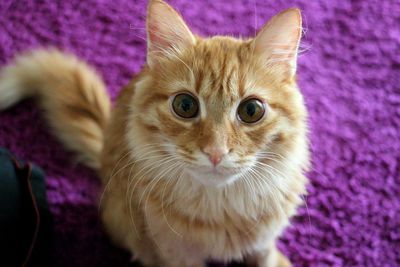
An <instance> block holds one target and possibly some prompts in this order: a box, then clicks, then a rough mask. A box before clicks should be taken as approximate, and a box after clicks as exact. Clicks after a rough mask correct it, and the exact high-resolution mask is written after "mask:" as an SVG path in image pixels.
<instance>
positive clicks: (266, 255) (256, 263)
mask: <svg viewBox="0 0 400 267" xmlns="http://www.w3.org/2000/svg"><path fill="white" fill-rule="evenodd" d="M245 264H246V266H247V267H291V266H292V264H291V263H290V261H289V259H288V258H287V257H286V256H285V255H283V254H282V252H280V251H279V249H278V248H277V247H276V246H275V244H273V245H271V246H270V247H269V248H267V249H265V250H261V251H257V252H254V253H253V254H251V255H249V256H247V257H246V258H245Z"/></svg>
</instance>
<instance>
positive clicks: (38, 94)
mask: <svg viewBox="0 0 400 267" xmlns="http://www.w3.org/2000/svg"><path fill="white" fill-rule="evenodd" d="M31 96H32V97H35V98H37V100H38V103H39V105H40V107H41V108H42V109H43V110H44V112H45V116H46V119H47V121H48V123H49V125H50V127H51V129H52V131H53V133H54V134H55V135H56V136H57V138H58V139H59V140H60V141H61V142H62V143H63V144H64V145H65V147H66V148H67V149H69V150H71V151H73V152H75V153H77V155H78V160H79V161H81V162H83V163H84V164H86V165H88V166H89V167H92V168H95V169H97V168H98V167H99V155H100V152H101V150H102V147H103V141H104V140H103V139H104V128H105V126H106V124H107V121H108V118H109V117H110V106H111V105H110V99H109V96H108V95H107V93H106V88H105V85H104V82H103V81H102V79H101V78H100V76H99V75H98V74H97V73H96V72H95V71H94V70H93V69H92V68H91V67H89V66H88V65H87V64H86V63H84V62H82V61H80V60H78V59H77V58H76V57H75V56H72V55H67V54H64V53H61V52H60V51H57V50H38V51H34V52H31V53H27V54H23V55H20V56H18V57H17V58H16V59H15V61H14V63H12V64H10V65H9V66H6V67H5V68H3V69H2V70H1V71H0V110H2V109H6V108H8V107H10V106H12V105H14V104H15V103H17V102H18V101H20V100H21V99H23V98H27V97H31Z"/></svg>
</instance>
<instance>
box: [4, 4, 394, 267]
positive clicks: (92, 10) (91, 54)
mask: <svg viewBox="0 0 400 267" xmlns="http://www.w3.org/2000/svg"><path fill="white" fill-rule="evenodd" d="M170 3H172V4H173V5H174V6H175V7H176V8H177V9H178V10H180V11H181V12H182V13H183V15H184V17H185V18H186V20H187V21H188V23H189V25H191V27H192V28H193V30H194V31H195V32H197V33H199V34H202V35H214V34H228V35H234V36H251V35H253V34H254V32H255V31H256V29H257V28H259V27H260V26H262V24H263V23H264V22H265V21H266V20H267V19H268V18H270V17H271V16H272V15H273V14H275V13H277V12H278V11H281V10H282V9H284V8H288V7H292V6H297V7H300V8H301V9H302V10H303V15H304V26H305V36H304V38H303V44H302V48H303V49H302V50H304V52H303V53H302V54H301V56H300V58H299V67H298V77H299V83H300V85H301V88H302V92H303V93H304V95H305V99H306V102H307V106H308V108H309V111H310V128H311V129H310V130H311V134H310V136H311V144H312V146H311V147H312V152H313V153H312V161H313V170H312V171H310V173H309V174H308V176H309V178H310V180H311V183H310V184H309V186H308V190H309V195H308V196H307V197H306V198H305V201H306V202H307V205H308V208H306V206H304V207H302V208H300V210H299V215H298V216H297V217H295V218H294V219H293V224H292V226H291V227H290V228H289V229H287V231H286V232H285V234H284V236H283V237H282V238H281V241H280V244H279V246H280V248H281V249H282V250H283V251H284V252H285V253H286V254H287V255H288V256H289V257H290V258H291V260H292V261H293V263H294V265H295V266H311V267H312V266H363V267H364V266H378V267H385V266H387V267H393V266H400V174H399V173H400V140H399V139H400V2H399V1H398V0H386V1H372V0H371V1H361V0H358V1H356V0H355V1H341V0H335V1H325V0H320V1H316V0H315V1H309V0H299V1H292V0H285V1H283V0H271V1H268V0H267V1H266V0H257V3H256V1H255V0H249V1H247V0H230V1H223V0H204V1H193V0H171V1H170ZM145 7H146V1H135V0H113V1H106V0H97V1H95V0H87V1H81V0H74V1H54V0H41V1H35V0H31V1H16V0H15V1H14V0H1V1H0V65H1V66H2V65H4V64H6V63H7V62H9V61H10V59H11V58H12V57H13V55H15V54H16V53H18V52H21V51H24V50H26V49H30V48H34V47H41V46H45V45H46V46H57V47H61V48H64V49H66V50H69V51H71V52H73V53H75V54H77V55H78V56H80V57H81V58H83V59H85V60H87V61H88V62H90V63H91V64H92V65H94V66H95V67H96V68H97V69H98V70H99V72H100V73H101V74H102V75H103V77H104V79H105V81H106V83H107V85H108V88H109V91H110V93H111V94H112V96H113V97H115V96H116V94H117V93H118V91H119V90H120V88H121V87H122V86H124V85H125V84H127V83H128V81H129V80H130V78H131V77H132V75H133V74H135V73H137V72H138V71H139V70H140V68H141V66H142V65H143V64H144V62H145V41H144V38H145V31H144V27H145V23H144V16H145V13H146V12H145ZM0 146H4V147H6V148H8V149H9V150H10V151H12V152H13V153H15V154H16V155H18V156H19V157H21V158H23V159H27V160H30V161H32V162H35V163H36V164H38V165H39V166H41V167H42V168H43V169H44V170H45V171H46V173H47V188H48V197H49V201H50V206H51V211H52V213H53V214H54V220H55V247H54V253H53V254H54V255H51V256H53V257H54V258H55V262H56V263H55V266H60V267H66V266H74V267H87V266H94V267H97V266H119V267H123V266H128V259H129V255H128V254H127V253H125V252H124V251H121V250H119V249H117V248H115V247H113V246H112V244H111V243H110V242H109V240H108V238H107V236H106V235H105V234H104V233H103V232H102V227H101V223H100V221H99V218H98V209H97V199H98V197H99V193H100V190H101V188H100V183H99V182H98V180H97V179H96V176H95V175H94V173H92V172H91V171H90V170H88V169H86V168H85V167H82V166H79V165H76V164H75V163H74V162H73V157H72V155H71V154H69V153H67V152H65V150H64V149H63V148H62V147H61V146H60V144H59V143H58V142H57V141H55V139H54V137H52V136H51V135H50V134H49V132H48V131H47V128H46V125H45V123H44V121H43V119H42V116H41V115H40V112H39V110H38V109H37V108H36V107H35V105H34V104H33V102H32V101H25V102H23V103H21V104H19V105H18V106H16V107H13V108H11V109H9V110H7V111H5V112H1V113H0Z"/></svg>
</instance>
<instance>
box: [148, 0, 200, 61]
mask: <svg viewBox="0 0 400 267" xmlns="http://www.w3.org/2000/svg"><path fill="white" fill-rule="evenodd" d="M195 42H196V39H195V37H194V36H193V34H192V33H191V31H190V30H189V28H188V26H187V25H186V23H185V22H184V21H183V19H182V17H181V16H180V15H179V14H178V12H176V11H175V10H174V9H173V8H172V7H171V6H169V5H168V4H167V3H165V2H164V1H162V0H151V1H150V4H149V7H148V11H147V63H148V65H149V66H150V67H152V66H154V64H156V63H157V61H158V59H160V58H162V57H166V56H168V55H171V53H172V54H176V53H179V52H180V51H182V50H184V49H185V48H187V47H189V46H191V45H193V44H195Z"/></svg>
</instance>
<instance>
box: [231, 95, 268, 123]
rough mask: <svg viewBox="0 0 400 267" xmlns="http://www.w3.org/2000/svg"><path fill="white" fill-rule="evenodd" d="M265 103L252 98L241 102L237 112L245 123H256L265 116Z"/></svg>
mask: <svg viewBox="0 0 400 267" xmlns="http://www.w3.org/2000/svg"><path fill="white" fill-rule="evenodd" d="M264 113H265V104H264V103H263V102H262V101H261V100H259V99H257V98H250V99H246V100H244V101H243V102H242V103H240V105H239V107H238V109H237V114H238V116H239V119H240V120H241V121H242V122H244V123H256V122H258V121H259V120H261V118H262V117H263V116H264Z"/></svg>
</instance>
